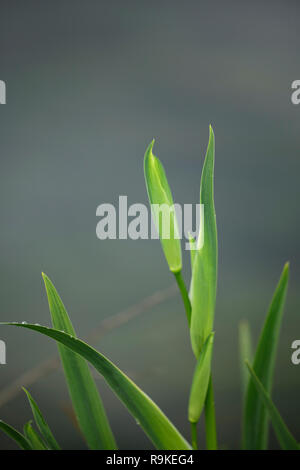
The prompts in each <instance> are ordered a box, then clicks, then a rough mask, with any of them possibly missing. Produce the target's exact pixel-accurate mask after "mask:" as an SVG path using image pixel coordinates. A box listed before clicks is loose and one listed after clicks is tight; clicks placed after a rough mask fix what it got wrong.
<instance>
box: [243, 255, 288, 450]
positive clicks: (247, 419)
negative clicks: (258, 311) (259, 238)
mask: <svg viewBox="0 0 300 470" xmlns="http://www.w3.org/2000/svg"><path fill="white" fill-rule="evenodd" d="M288 278H289V265H288V263H287V264H286V265H285V266H284V268H283V271H282V274H281V277H280V280H279V282H278V285H277V287H276V290H275V293H274V296H273V299H272V302H271V305H270V308H269V311H268V314H267V317H266V320H265V324H264V326H263V329H262V332H261V335H260V339H259V342H258V346H257V349H256V353H255V357H254V362H253V370H254V371H255V374H256V375H257V377H258V379H259V380H260V381H261V383H262V385H263V387H264V388H265V389H266V392H267V393H268V394H269V395H271V389H272V381H273V373H274V365H275V357H276V351H277V344H278V339H279V333H280V326H281V320H282V314H283V307H284V302H285V297H286V291H287V285H288ZM243 418H244V429H243V447H244V448H245V449H249V450H263V449H266V447H267V442H268V415H267V410H266V408H265V405H264V403H263V401H262V400H261V396H260V394H259V393H258V391H257V388H256V386H255V384H254V382H253V380H250V381H249V384H248V388H247V392H246V397H245V408H244V417H243Z"/></svg>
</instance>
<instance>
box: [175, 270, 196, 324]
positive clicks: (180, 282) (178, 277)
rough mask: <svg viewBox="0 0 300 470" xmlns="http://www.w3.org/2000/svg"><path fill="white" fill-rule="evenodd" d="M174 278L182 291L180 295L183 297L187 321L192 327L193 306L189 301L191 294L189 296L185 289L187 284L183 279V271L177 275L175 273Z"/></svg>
mask: <svg viewBox="0 0 300 470" xmlns="http://www.w3.org/2000/svg"><path fill="white" fill-rule="evenodd" d="M174 276H175V279H176V282H177V284H178V287H179V290H180V293H181V297H182V300H183V304H184V308H185V313H186V317H187V321H188V324H189V326H190V325H191V313H192V306H191V302H190V299H189V294H188V291H187V288H186V287H185V283H184V280H183V278H182V274H181V271H178V272H177V273H174Z"/></svg>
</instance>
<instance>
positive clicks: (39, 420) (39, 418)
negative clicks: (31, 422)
mask: <svg viewBox="0 0 300 470" xmlns="http://www.w3.org/2000/svg"><path fill="white" fill-rule="evenodd" d="M23 390H24V392H25V393H26V395H27V398H28V401H29V404H30V406H31V410H32V414H33V417H34V419H35V422H36V425H37V427H38V429H39V431H40V433H41V435H42V436H43V438H44V440H45V442H46V444H47V446H48V448H49V449H51V450H59V449H60V447H59V445H58V444H57V442H56V439H55V437H54V436H53V434H52V431H51V429H50V428H49V426H48V424H47V423H46V421H45V419H44V417H43V415H42V413H41V410H40V409H39V407H38V405H37V404H36V402H35V401H34V399H33V398H32V396H31V395H30V393H29V392H28V391H27V390H26V389H25V388H23Z"/></svg>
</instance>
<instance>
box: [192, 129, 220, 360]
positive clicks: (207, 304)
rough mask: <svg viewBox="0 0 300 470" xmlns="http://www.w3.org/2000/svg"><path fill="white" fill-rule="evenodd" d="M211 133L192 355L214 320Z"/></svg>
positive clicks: (202, 201) (202, 188)
mask: <svg viewBox="0 0 300 470" xmlns="http://www.w3.org/2000/svg"><path fill="white" fill-rule="evenodd" d="M214 159H215V141H214V133H213V130H212V128H211V127H210V135H209V142H208V147H207V152H206V157H205V161H204V166H203V170H202V176H201V184H200V204H203V205H204V228H203V224H201V227H200V230H202V233H200V235H199V237H198V243H201V240H203V235H204V243H203V246H202V248H200V249H199V250H198V251H197V253H196V255H195V258H194V261H193V274H192V284H191V292H192V298H191V302H192V320H191V342H192V348H193V351H194V354H195V356H196V358H198V357H199V354H200V351H201V349H202V346H203V344H204V342H205V340H206V338H207V337H208V335H209V334H210V333H211V331H212V328H213V321H214V312H215V302H216V289H217V260H218V247H217V226H216V214H215V207H214V190H213V188H214V182H213V178H214Z"/></svg>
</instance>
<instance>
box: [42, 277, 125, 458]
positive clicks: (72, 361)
mask: <svg viewBox="0 0 300 470" xmlns="http://www.w3.org/2000/svg"><path fill="white" fill-rule="evenodd" d="M43 278H44V282H45V287H46V291H47V296H48V302H49V308H50V313H51V318H52V324H53V327H54V328H55V329H57V330H62V331H65V332H66V333H68V334H70V335H71V336H74V337H76V335H75V331H74V328H73V325H72V323H71V321H70V318H69V316H68V314H67V312H66V309H65V307H64V305H63V303H62V301H61V299H60V297H59V295H58V293H57V291H56V289H55V287H54V285H53V284H52V282H51V281H50V279H49V278H48V277H47V276H46V275H45V274H43ZM58 350H59V353H60V357H61V361H62V364H63V368H64V373H65V377H66V381H67V384H68V388H69V393H70V396H71V400H72V403H73V407H74V411H75V414H76V417H77V420H78V424H79V427H80V429H81V431H82V433H83V435H84V437H85V439H86V442H87V444H88V446H89V447H90V448H91V449H116V443H115V439H114V436H113V433H112V431H111V428H110V425H109V422H108V419H107V416H106V413H105V410H104V406H103V404H102V400H101V398H100V395H99V392H98V389H97V387H96V384H95V381H94V379H93V377H92V374H91V372H90V370H89V367H88V365H87V363H86V361H85V360H84V359H82V358H81V357H78V355H76V354H74V353H73V352H72V351H70V349H66V348H65V347H64V346H62V345H58Z"/></svg>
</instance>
